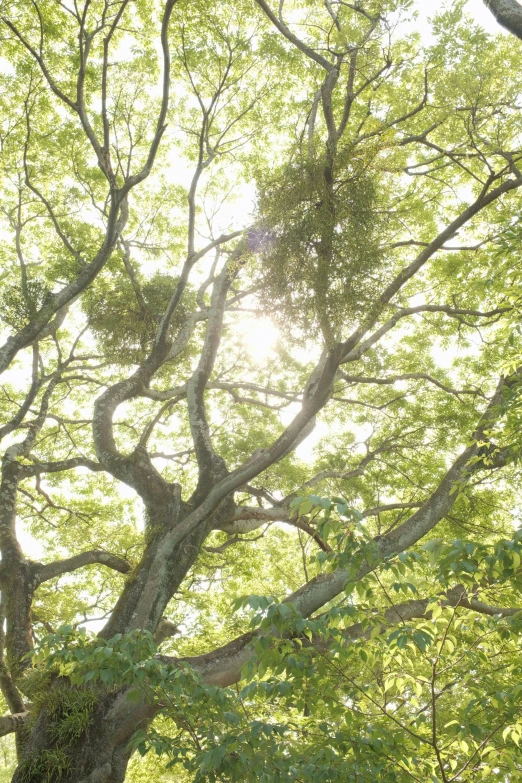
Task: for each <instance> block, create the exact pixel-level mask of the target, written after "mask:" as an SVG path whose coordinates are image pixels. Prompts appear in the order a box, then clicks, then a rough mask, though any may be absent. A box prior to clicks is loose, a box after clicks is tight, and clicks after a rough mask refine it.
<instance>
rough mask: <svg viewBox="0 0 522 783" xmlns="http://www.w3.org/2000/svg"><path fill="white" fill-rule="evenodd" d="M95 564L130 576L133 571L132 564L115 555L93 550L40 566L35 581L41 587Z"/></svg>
mask: <svg viewBox="0 0 522 783" xmlns="http://www.w3.org/2000/svg"><path fill="white" fill-rule="evenodd" d="M94 563H99V564H100V565H104V566H107V568H112V569H113V570H114V571H119V572H120V574H128V573H129V571H131V570H132V566H131V565H130V563H128V562H127V561H126V560H124V559H123V558H122V557H118V555H113V554H111V553H110V552H104V551H103V550H101V549H93V550H91V551H89V552H81V553H80V554H79V555H73V557H68V558H66V559H65V560H56V561H55V562H54V563H47V564H46V565H38V566H37V571H36V575H35V580H36V582H37V584H38V585H41V584H42V583H43V582H47V581H49V579H54V578H55V577H57V576H61V575H62V574H70V573H71V572H72V571H76V570H77V569H78V568H83V567H84V566H86V565H93V564H94Z"/></svg>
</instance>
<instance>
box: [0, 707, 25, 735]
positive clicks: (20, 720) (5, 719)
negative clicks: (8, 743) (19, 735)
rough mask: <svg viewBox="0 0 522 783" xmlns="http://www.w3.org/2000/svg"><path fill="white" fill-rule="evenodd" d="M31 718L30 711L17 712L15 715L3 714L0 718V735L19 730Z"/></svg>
mask: <svg viewBox="0 0 522 783" xmlns="http://www.w3.org/2000/svg"><path fill="white" fill-rule="evenodd" d="M28 720H29V712H17V713H15V714H14V715H3V716H2V717H1V718H0V737H5V735H6V734H12V733H13V732H15V731H19V730H20V729H21V728H22V727H23V726H25V725H26V723H27V721H28Z"/></svg>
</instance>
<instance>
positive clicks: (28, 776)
mask: <svg viewBox="0 0 522 783" xmlns="http://www.w3.org/2000/svg"><path fill="white" fill-rule="evenodd" d="M153 716H154V707H152V706H151V705H147V704H145V703H140V704H138V705H137V704H136V703H133V702H130V701H129V700H128V699H127V694H126V691H125V690H120V691H117V692H116V693H114V692H113V693H109V694H105V695H102V696H101V699H100V701H99V703H98V705H97V706H96V708H95V710H94V712H93V714H92V719H91V722H90V725H89V728H88V729H87V731H86V732H85V733H84V734H83V735H81V736H80V737H79V738H78V739H77V740H76V741H75V742H73V743H71V744H69V745H67V746H66V747H63V748H60V747H59V745H58V744H57V743H56V741H55V740H53V718H52V717H51V716H50V715H49V714H48V712H47V711H46V710H45V709H44V710H42V712H41V713H40V715H39V716H38V719H37V721H36V724H35V726H34V728H33V730H32V732H31V736H30V738H29V740H28V742H27V744H26V748H25V753H24V757H23V759H22V761H21V763H20V764H19V766H18V768H17V770H16V771H15V774H14V776H13V779H12V780H13V783H28V781H31V783H38V781H43V780H46V781H48V780H53V781H55V780H56V781H57V783H58V781H59V783H87V781H88V783H123V781H124V780H125V775H126V771H127V765H128V762H129V759H130V756H131V750H130V748H129V740H130V738H131V736H132V734H133V733H134V731H135V730H136V729H137V728H139V727H140V726H146V725H147V724H148V723H149V722H150V720H151V719H152V717H153ZM64 761H65V764H66V765H67V766H66V768H63V764H64Z"/></svg>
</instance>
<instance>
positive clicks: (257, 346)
mask: <svg viewBox="0 0 522 783" xmlns="http://www.w3.org/2000/svg"><path fill="white" fill-rule="evenodd" d="M240 329H241V341H242V343H243V345H244V347H245V350H246V351H247V353H248V354H249V355H250V356H251V357H252V358H253V359H256V360H259V361H263V360H265V359H267V358H268V357H269V356H270V354H271V353H272V351H273V350H274V348H275V346H276V343H277V341H278V339H279V331H278V329H277V327H276V326H274V324H273V323H272V321H271V320H270V319H269V318H256V319H255V320H254V319H252V320H248V321H244V322H243V323H242V324H241V327H240Z"/></svg>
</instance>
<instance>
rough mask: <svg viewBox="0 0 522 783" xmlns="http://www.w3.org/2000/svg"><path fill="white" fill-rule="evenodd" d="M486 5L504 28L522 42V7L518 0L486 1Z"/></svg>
mask: <svg viewBox="0 0 522 783" xmlns="http://www.w3.org/2000/svg"><path fill="white" fill-rule="evenodd" d="M484 5H485V6H486V8H489V10H490V11H491V13H492V14H493V16H494V17H495V19H496V20H497V22H498V23H499V24H501V25H502V27H505V28H506V30H509V32H510V33H513V35H516V37H517V38H520V39H521V40H522V6H521V5H520V3H517V0H484Z"/></svg>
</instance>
